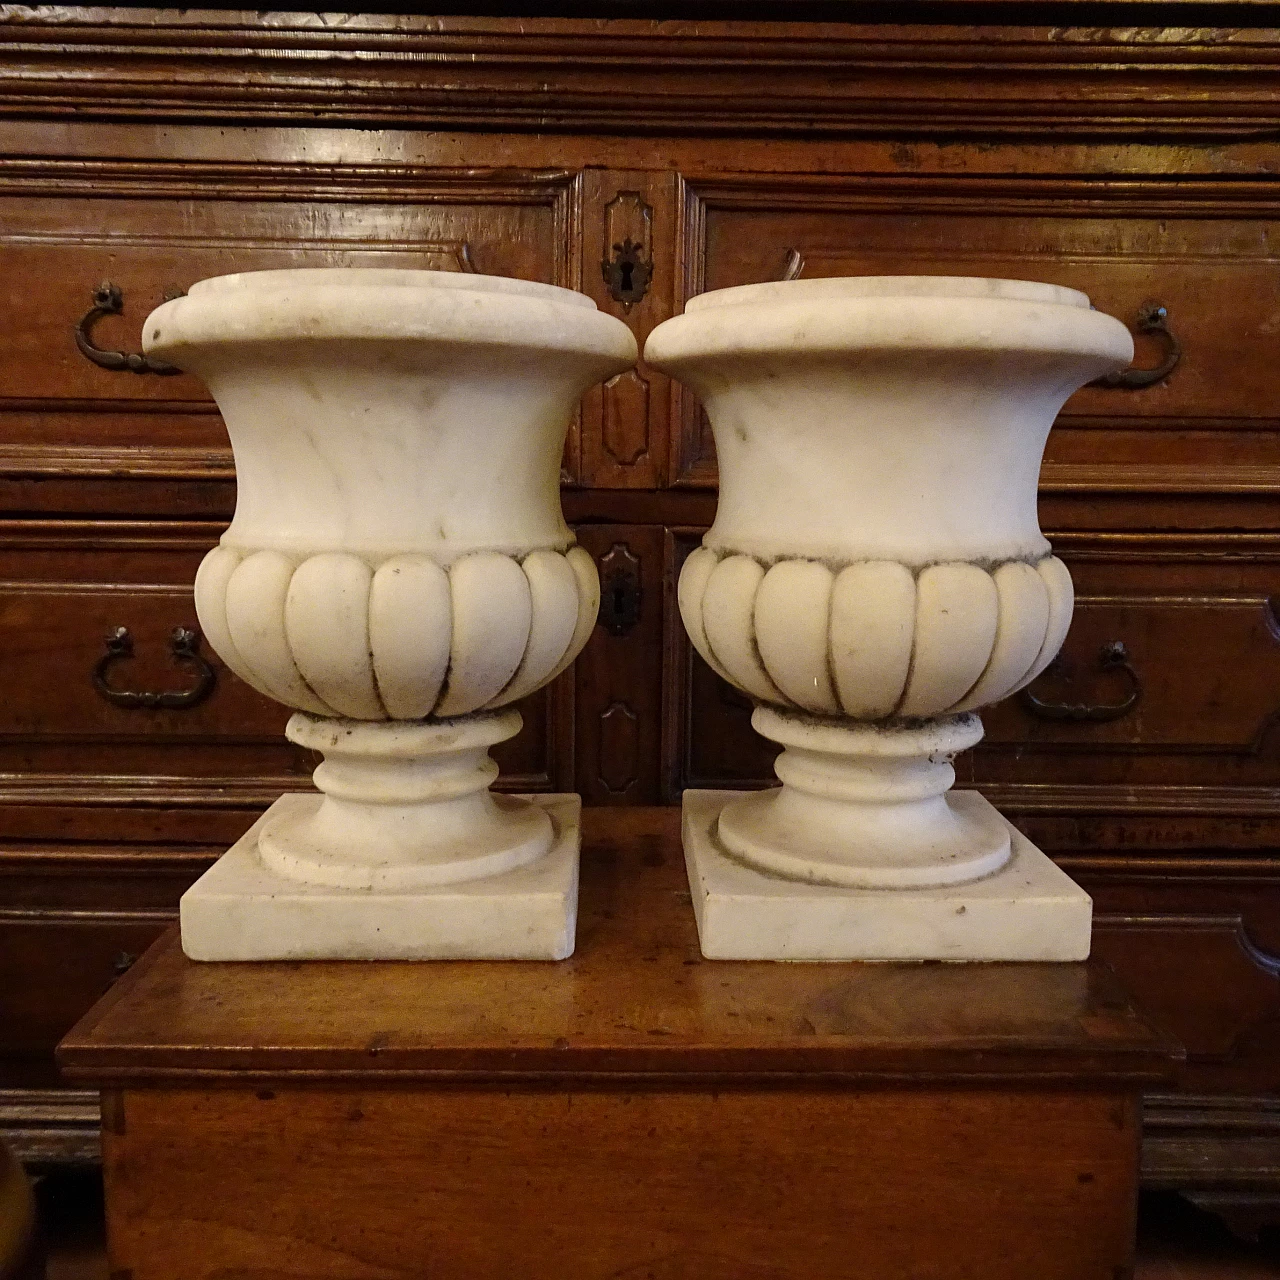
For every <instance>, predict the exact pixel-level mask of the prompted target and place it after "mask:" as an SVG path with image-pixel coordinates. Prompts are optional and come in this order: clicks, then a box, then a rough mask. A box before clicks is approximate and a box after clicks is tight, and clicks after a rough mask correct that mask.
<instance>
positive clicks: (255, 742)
mask: <svg viewBox="0 0 1280 1280" xmlns="http://www.w3.org/2000/svg"><path fill="white" fill-rule="evenodd" d="M220 532H221V528H220V527H219V526H191V525H169V526H164V525H157V524H149V525H145V526H134V527H132V528H131V527H130V526H127V525H122V524H112V525H74V524H70V523H68V524H67V525H64V526H57V525H52V524H50V525H41V526H32V525H25V526H10V527H8V528H7V529H6V528H4V527H2V526H0V653H3V654H4V667H5V674H6V688H7V696H6V698H5V702H4V710H3V713H0V805H3V806H4V807H5V809H6V818H5V834H6V835H7V836H9V837H10V838H15V837H16V838H29V839H36V838H41V837H44V836H48V835H57V834H61V833H63V832H66V831H69V830H71V829H74V830H76V831H77V832H81V831H82V832H83V836H82V838H84V837H87V838H90V839H95V840H125V841H135V840H146V839H166V838H168V839H178V838H182V839H192V838H195V839H198V840H211V839H218V838H220V837H221V835H222V834H224V832H223V826H224V823H223V822H222V821H221V820H220V821H218V822H217V823H215V824H214V825H213V826H211V827H210V828H209V833H208V834H200V833H199V825H198V822H197V823H196V828H195V833H194V834H193V832H192V831H191V830H189V829H188V826H187V825H181V831H180V830H179V826H180V824H184V823H187V822H188V820H189V819H190V818H191V817H192V815H193V813H198V812H199V810H200V807H201V806H200V799H199V793H200V792H202V791H203V792H204V793H206V801H207V806H210V807H213V808H215V809H220V810H223V809H227V808H236V809H238V810H244V809H245V807H246V806H248V807H249V808H250V809H252V808H253V807H254V806H256V807H257V808H261V807H262V805H265V804H266V803H269V801H270V800H271V799H273V798H274V796H275V795H278V794H279V792H280V791H281V790H282V789H285V788H306V787H308V786H310V777H311V771H312V769H314V767H315V765H316V763H317V760H316V759H315V758H313V757H312V756H311V755H310V753H308V752H305V751H303V750H301V749H300V748H298V747H294V746H293V745H291V744H290V743H288V742H287V741H286V740H285V738H284V726H285V722H286V721H287V720H288V718H289V714H290V712H289V710H288V708H286V707H283V706H281V705H279V704H277V703H275V702H273V701H271V700H270V699H268V698H265V697H263V696H262V695H261V694H259V693H257V692H256V691H255V690H253V689H251V688H249V687H248V686H247V685H245V684H243V683H242V682H241V681H240V680H239V679H237V678H236V677H235V676H234V675H233V674H232V673H231V672H230V671H229V670H227V669H226V668H225V667H224V666H223V665H222V663H221V662H220V661H219V659H218V657H217V655H216V654H215V653H214V652H213V651H212V649H211V648H210V647H209V645H208V644H207V643H206V642H204V641H203V640H202V641H200V643H199V647H198V654H199V663H197V662H195V661H193V660H190V659H182V660H179V661H175V658H174V654H173V651H172V635H173V632H174V629H175V628H179V627H181V628H189V629H190V630H192V631H196V632H197V634H198V623H197V621H196V615H195V608H194V604H193V601H192V587H191V584H192V581H193V579H194V576H195V571H196V567H197V565H198V564H199V562H200V559H201V557H202V556H203V555H204V553H205V551H206V550H207V549H208V548H209V547H211V546H212V545H213V544H214V542H215V541H216V540H217V537H218V534H219V533H220ZM121 627H124V628H127V630H128V632H129V637H130V640H131V642H132V650H133V651H132V656H124V655H121V656H119V657H117V658H115V659H113V660H112V661H111V662H110V663H108V665H107V668H106V670H105V671H103V670H102V668H101V663H102V660H103V658H104V657H105V656H106V655H107V643H106V642H107V638H108V636H109V635H112V634H114V633H115V632H116V631H117V629H118V628H121ZM205 663H207V664H208V667H209V668H210V669H211V670H212V672H213V681H212V687H211V688H210V689H209V691H208V692H207V694H206V695H205V696H203V697H202V698H201V699H199V700H198V701H194V702H192V703H191V704H190V705H186V706H178V707H165V706H141V705H131V706H129V705H123V706H122V705H118V704H117V702H114V701H112V699H111V698H110V697H108V696H106V695H105V694H104V692H103V691H102V690H101V689H100V688H98V687H95V668H96V669H97V670H98V675H99V678H100V680H102V681H104V682H105V684H106V685H107V687H108V688H109V689H111V690H115V691H118V692H123V693H126V694H127V693H130V692H134V693H137V692H149V693H161V692H173V693H180V692H181V691H183V690H190V689H193V688H196V687H197V686H198V685H199V684H200V682H201V677H200V674H199V671H198V667H199V666H200V665H201V664H205ZM564 697H565V682H564V681H561V682H559V684H558V685H557V686H556V690H550V689H544V690H540V691H538V692H537V693H535V694H534V695H532V696H531V697H530V698H528V699H526V700H525V701H524V702H522V703H521V704H520V706H519V709H520V712H521V714H522V715H523V716H524V722H525V723H524V729H523V730H522V732H521V733H520V734H519V735H518V737H516V738H515V739H513V740H512V741H511V742H509V743H504V744H502V746H501V747H500V748H499V749H498V750H497V751H495V757H496V758H497V759H498V761H499V763H500V765H501V766H502V769H503V774H504V776H503V778H502V782H501V785H502V786H503V787H504V788H506V789H516V790H552V789H556V788H557V787H561V788H562V787H563V786H564V784H565V783H566V782H567V781H568V777H569V772H570V769H571V763H570V760H569V756H570V752H569V746H568V742H569V738H570V736H571V731H570V728H569V726H568V724H567V723H566V722H565V720H564V714H563V713H562V703H563V699H564ZM113 792H114V793H115V794H117V795H118V801H119V803H118V805H117V804H113V802H112V798H111V797H112V794H113ZM236 797H238V798H236ZM166 802H167V803H166ZM86 805H88V806H98V807H99V809H100V812H99V816H98V818H97V819H96V820H95V821H94V822H92V823H89V825H88V826H86V825H85V824H86V823H87V822H88V818H87V814H86V810H85V806H86ZM140 805H141V806H142V807H143V810H145V811H146V816H142V817H140V816H139V814H140V812H141V810H139V806H140ZM42 806H45V807H44V808H42ZM48 806H52V809H49V808H48ZM117 809H119V812H118V813H116V812H115V811H116V810H117ZM112 813H115V816H114V817H113V816H110V814H112ZM184 814H185V815H186V817H185V818H184ZM247 817H248V815H247V814H245V813H243V812H240V813H238V814H237V815H236V817H235V820H234V823H233V826H239V827H240V829H243V826H244V825H247ZM232 838H234V835H232Z"/></svg>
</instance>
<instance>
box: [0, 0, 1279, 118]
mask: <svg viewBox="0 0 1280 1280" xmlns="http://www.w3.org/2000/svg"><path fill="white" fill-rule="evenodd" d="M762 65H767V66H768V68H769V74H768V76H766V77H763V78H761V77H760V76H759V74H758V72H759V69H760V67H761V66H762ZM624 67H625V72H626V74H625V76H624V75H622V74H620V71H621V69H622V68H624ZM1121 72H1123V73H1124V74H1123V75H1122V74H1120V73H1121ZM1278 72H1280V47H1278V46H1277V43H1276V36H1275V33H1274V32H1272V31H1267V30H1231V29H1202V28H1191V27H1182V28H1179V27H1167V26H1166V27H1157V26H1153V27H1150V28H1141V27H1123V28H1122V27H1115V28H1105V27H1097V26H1095V27H1075V28H1072V27H1050V26H1044V27H973V26H958V25H957V26H914V27H909V26H889V25H865V26H855V25H850V24H844V23H813V24H801V23H773V22H770V23H763V22H714V21H686V22H663V23H659V22H651V21H644V20H635V19H627V20H609V21H591V20H581V19H554V18H543V19H523V20H522V21H521V22H520V24H519V26H518V28H515V29H513V27H512V25H511V24H509V23H508V24H504V23H503V22H502V21H501V20H499V19H493V18H468V17H447V18H437V17H418V16H405V15H333V14H305V13H249V12H211V11H200V10H193V11H185V12H184V11H178V10H173V9H168V10H148V9H106V8H97V9H93V8H71V7H59V6H41V7H24V6H11V7H8V8H6V10H5V11H4V15H3V17H2V18H0V114H3V115H7V116H22V117H25V118H32V117H45V118H49V117H55V118H56V117H71V116H74V117H75V118H76V119H78V120H110V119H143V120H147V121H148V122H161V121H176V120H204V121H225V120H247V121H255V122H256V121H290V120H300V121H305V122H306V123H308V124H316V123H330V124H339V123H340V124H346V125H367V124H383V123H390V122H394V123H395V124H396V125H397V126H400V127H432V128H463V129H465V128H474V127H477V126H483V127H485V128H490V129H496V128H506V129H528V130H536V131H539V132H547V131H580V132H591V131H595V130H601V131H608V130H620V131H621V130H625V131H631V132H640V133H648V134H655V133H675V134H690V133H705V132H712V133H727V132H728V133H731V132H749V133H753V134H758V135H768V134H796V133H801V132H803V133H805V134H809V135H813V134H815V133H817V134H826V135H841V134H851V133H855V132H856V133H860V134H867V133H877V134H886V133H890V134H891V133H896V132H901V131H903V130H912V131H926V132H928V133H930V134H935V135H937V134H944V135H950V134H959V133H964V132H967V131H972V130H975V129H981V130H982V131H984V132H985V133H987V134H992V135H1020V136H1026V135H1028V134H1031V133H1041V132H1042V131H1044V130H1045V129H1049V128H1052V129H1053V130H1054V132H1055V134H1056V135H1057V136H1059V137H1065V136H1069V135H1071V134H1084V133H1097V132H1098V131H1101V130H1105V131H1106V132H1107V133H1109V134H1111V135H1113V136H1137V135H1142V136H1146V137H1151V136H1158V135H1164V136H1189V135H1190V136H1195V135H1201V136H1203V135H1208V136H1214V137H1241V136H1251V135H1255V134H1259V133H1262V132H1264V131H1267V130H1271V129H1274V128H1276V127H1277V125H1280V95H1277V94H1276V92H1275V85H1276V78H1277V73H1278ZM1224 73H1231V74H1230V78H1228V77H1227V76H1226V75H1225V74H1224ZM979 84H981V85H984V86H986V87H985V88H984V89H982V90H978V89H976V88H975V86H977V85H979Z"/></svg>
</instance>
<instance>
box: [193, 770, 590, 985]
mask: <svg viewBox="0 0 1280 1280" xmlns="http://www.w3.org/2000/svg"><path fill="white" fill-rule="evenodd" d="M527 798H528V799H530V800H532V801H533V803H534V804H536V805H539V806H540V807H541V808H543V809H545V810H546V811H547V813H548V814H550V816H551V821H552V823H553V824H554V826H555V832H556V839H555V843H554V844H553V845H552V846H551V849H550V851H549V852H548V853H547V854H546V855H545V856H543V857H542V858H540V859H539V860H538V861H537V862H534V863H531V864H530V865H529V866H525V867H518V868H517V869H516V870H514V871H508V872H506V873H505V874H503V875H498V876H490V877H488V878H487V879H483V880H469V881H465V882H463V883H461V884H449V885H441V886H439V887H438V888H432V889H412V890H405V891H401V892H388V891H385V890H380V891H378V892H370V891H368V890H357V889H334V888H329V887H327V886H325V885H308V884H301V883H299V882H298V881H296V880H289V879H286V878H285V877H284V876H281V875H278V874H276V873H275V872H274V871H270V870H268V869H267V868H266V867H265V866H263V864H262V862H261V861H260V860H259V858H258V852H257V851H258V830H259V828H260V827H261V826H262V825H263V823H264V822H266V820H267V818H268V816H270V815H271V814H274V813H278V812H280V811H281V810H282V809H289V808H294V807H305V806H306V805H311V804H316V803H318V802H319V799H320V797H319V796H318V795H307V794H296V795H283V796H281V797H280V799H279V800H277V801H276V802H275V804H273V805H272V806H271V808H270V809H268V810H267V812H266V813H265V814H263V815H262V817H261V818H259V819H258V821H257V822H255V823H254V825H253V826H252V827H250V828H249V830H248V831H247V832H245V834H244V835H243V836H241V838H240V839H239V840H237V841H236V843H235V844H234V845H232V846H231V848H230V849H228V850H227V852H226V853H224V854H223V855H222V857H221V858H219V859H218V861H217V862H216V863H214V865H213V866H212V867H210V868H209V870H208V871H206V872H205V873H204V875H202V876H201V877H200V879H199V880H197V881H196V882H195V884H193V885H192V886H191V888H190V889H188V890H187V892H186V893H184V894H183V895H182V903H181V920H182V949H183V951H185V952H186V953H187V955H188V956H190V958H191V959H192V960H563V959H565V957H566V956H570V955H572V954H573V944H574V929H575V926H576V923H577V914H578V852H579V848H580V845H581V836H580V832H579V817H580V814H581V809H582V801H581V799H580V798H579V797H578V796H576V795H539V796H529V797H527Z"/></svg>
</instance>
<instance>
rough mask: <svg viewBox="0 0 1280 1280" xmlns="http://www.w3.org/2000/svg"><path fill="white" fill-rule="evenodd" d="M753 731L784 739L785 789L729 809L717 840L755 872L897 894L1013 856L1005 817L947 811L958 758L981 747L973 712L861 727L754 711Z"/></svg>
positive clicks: (988, 869)
mask: <svg viewBox="0 0 1280 1280" xmlns="http://www.w3.org/2000/svg"><path fill="white" fill-rule="evenodd" d="M751 723H752V725H753V727H754V728H755V729H756V731H757V732H759V733H761V734H762V735H763V736H764V737H766V738H769V739H771V740H772V741H774V742H780V743H781V744H782V745H783V747H784V750H783V753H782V755H781V756H779V757H778V760H777V762H776V764H775V766H774V769H775V772H776V773H777V775H778V778H779V780H780V781H781V782H782V786H781V787H777V788H773V789H772V790H769V791H761V792H755V793H753V794H752V795H749V796H745V797H743V798H742V799H740V800H734V801H731V802H730V803H729V804H727V805H726V806H725V807H724V809H723V810H722V811H721V814H720V818H719V823H718V828H717V833H718V836H719V839H720V842H721V844H722V845H723V846H724V847H725V849H726V850H727V851H728V852H729V853H730V854H732V855H733V856H734V857H736V858H738V859H739V860H740V861H742V862H745V863H747V864H749V865H750V866H753V867H755V868H756V869H757V870H761V871H765V872H768V873H770V874H772V875H777V876H782V877H783V878H785V879H788V880H796V881H800V882H803V883H808V884H821V885H833V886H841V887H846V888H864V889H901V888H928V887H930V886H941V885H954V884H963V883H965V882H966V881H970V880H977V879H981V878H982V877H984V876H988V875H991V874H993V873H994V872H996V871H999V870H1000V868H1001V867H1003V866H1004V865H1005V863H1006V862H1008V860H1009V856H1010V840H1009V832H1008V830H1007V828H1006V827H1005V826H1004V823H1003V821H1002V820H1001V819H1000V818H999V817H998V815H995V814H994V811H993V812H992V814H991V816H989V817H987V816H985V815H984V816H982V817H978V818H975V817H973V816H971V815H969V814H966V813H962V812H960V811H959V809H957V808H956V807H954V806H953V805H951V804H950V803H949V802H948V798H947V792H948V791H949V790H950V788H951V785H952V783H954V781H955V769H954V768H953V767H952V764H951V760H952V758H953V756H954V755H955V754H956V753H957V752H959V751H963V750H965V749H966V748H968V747H972V746H974V745H975V744H976V743H978V742H979V741H981V739H982V722H981V721H980V720H979V719H978V717H977V716H976V715H974V714H972V713H966V714H962V715H955V716H946V717H941V718H939V719H936V720H930V721H923V722H919V723H912V724H905V723H904V724H882V725H870V724H859V723H857V722H855V721H842V720H837V719H825V718H819V717H813V716H805V715H801V714H793V713H787V712H784V711H780V710H777V709H776V708H773V707H765V706H759V707H757V708H756V711H755V713H754V714H753V715H752V717H751Z"/></svg>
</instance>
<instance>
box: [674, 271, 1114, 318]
mask: <svg viewBox="0 0 1280 1280" xmlns="http://www.w3.org/2000/svg"><path fill="white" fill-rule="evenodd" d="M841 298H989V299H995V300H999V301H1005V302H1047V303H1052V304H1053V305H1055V306H1065V307H1081V308H1083V309H1084V310H1086V311H1087V310H1089V308H1090V305H1091V304H1090V302H1089V295H1088V294H1086V293H1081V292H1080V290H1078V289H1068V288H1067V287H1066V286H1065V285H1058V284H1044V283H1043V282H1041V281H1038V280H1006V279H1002V278H998V277H991V276H824V277H820V278H818V279H814V280H771V281H766V282H765V283H763V284H742V285H735V286H734V287H733V288H730V289H712V290H711V291H710V292H709V293H700V294H698V295H696V296H695V297H692V298H690V299H689V301H688V302H686V303H685V312H686V314H687V313H689V312H697V311H707V310H709V309H711V308H713V307H733V306H748V305H751V304H755V303H765V304H769V303H773V302H793V301H796V300H797V299H799V300H803V301H806V302H807V301H817V300H823V301H827V300H837V299H841Z"/></svg>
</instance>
